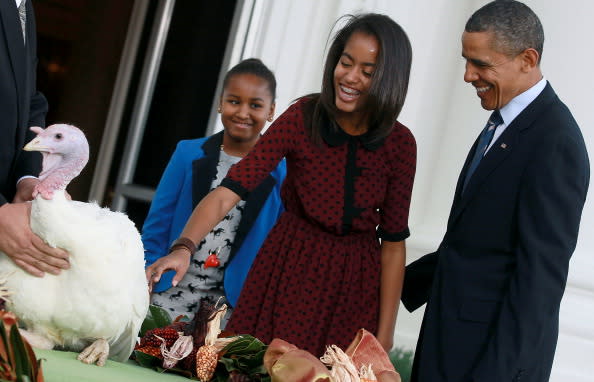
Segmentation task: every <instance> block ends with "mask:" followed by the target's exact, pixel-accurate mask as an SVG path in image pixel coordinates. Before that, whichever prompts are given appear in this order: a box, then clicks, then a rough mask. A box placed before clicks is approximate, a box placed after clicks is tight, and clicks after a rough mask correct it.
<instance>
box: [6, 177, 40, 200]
mask: <svg viewBox="0 0 594 382" xmlns="http://www.w3.org/2000/svg"><path fill="white" fill-rule="evenodd" d="M37 183H39V179H37V178H23V179H21V180H20V181H19V182H18V183H17V189H16V194H15V195H14V199H13V200H12V202H13V203H21V202H28V201H31V200H33V190H34V189H35V186H36V185H37Z"/></svg>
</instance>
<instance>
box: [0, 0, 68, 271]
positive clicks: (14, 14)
mask: <svg viewBox="0 0 594 382" xmlns="http://www.w3.org/2000/svg"><path fill="white" fill-rule="evenodd" d="M30 1H31V0H2V1H0V251H2V252H4V253H5V254H7V255H8V256H9V257H10V258H11V259H12V260H13V261H14V262H15V263H16V264H17V265H18V266H20V267H21V268H23V269H24V270H26V271H27V272H29V273H31V274H33V275H36V276H43V274H44V272H50V273H53V274H57V273H59V272H60V269H66V268H68V267H69V264H68V254H67V253H66V252H65V251H63V250H61V249H55V248H51V247H49V246H48V245H47V244H45V243H44V242H43V241H42V240H41V239H40V238H39V237H38V236H36V235H35V234H33V232H31V229H30V227H29V214H30V210H31V204H30V203H25V202H26V201H28V200H31V196H32V192H33V187H34V186H35V184H36V183H37V179H36V178H35V177H34V176H36V175H38V173H39V171H40V167H41V156H40V155H39V153H28V152H24V151H23V150H22V148H23V146H24V144H25V143H26V142H28V141H29V140H31V139H33V137H34V134H33V133H32V132H31V131H29V127H30V126H44V123H45V114H46V112H47V102H46V100H45V98H44V97H43V95H42V94H41V93H39V92H37V89H36V75H35V70H36V66H37V53H36V44H37V41H36V36H35V33H36V32H35V15H34V12H33V8H32V6H31V4H30ZM21 3H22V7H24V8H21V9H19V7H20V6H21ZM0 272H1V270H0Z"/></svg>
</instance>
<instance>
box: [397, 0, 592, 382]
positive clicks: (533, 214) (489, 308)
mask: <svg viewBox="0 0 594 382" xmlns="http://www.w3.org/2000/svg"><path fill="white" fill-rule="evenodd" d="M543 42H544V33H543V29H542V25H541V24H540V21H539V19H538V17H537V16H536V15H535V14H534V13H533V12H532V10H530V8H528V7H527V6H525V5H524V4H522V3H520V2H517V1H494V2H491V3H489V4H487V5H485V6H484V7H482V8H481V9H479V10H478V11H476V12H475V13H474V14H473V15H472V16H471V18H470V19H469V20H468V22H467V24H466V27H465V31H464V32H463V34H462V56H463V57H464V58H465V60H466V71H465V73H464V80H465V81H466V82H468V83H470V84H472V85H473V86H474V87H475V89H476V92H477V95H478V97H479V98H480V101H481V105H482V107H483V108H484V109H486V110H493V111H498V113H495V114H499V115H500V116H497V115H494V116H493V118H492V119H493V120H494V121H493V123H489V124H488V126H487V127H486V128H485V130H484V131H483V132H482V133H481V135H480V137H479V139H477V142H475V144H474V146H473V147H472V148H471V150H470V153H469V155H468V158H467V160H466V163H465V164H464V167H463V169H462V172H461V174H460V178H459V180H458V184H457V187H456V192H455V196H454V201H453V205H452V209H451V212H450V216H449V220H448V225H447V231H446V233H445V236H444V238H443V241H442V242H441V244H440V245H439V248H438V249H437V251H436V252H435V253H431V254H429V255H426V256H424V257H422V258H420V259H419V260H417V261H415V262H413V263H412V264H410V265H409V266H407V268H406V274H405V281H404V288H403V294H402V300H403V302H404V304H405V306H406V308H407V309H409V310H410V311H412V310H414V309H416V308H418V307H419V306H421V305H422V304H424V303H425V302H427V307H426V310H425V316H424V318H423V323H422V327H421V333H420V337H419V342H418V344H417V349H416V353H415V362H414V366H413V375H412V381H421V382H440V381H453V382H467V381H480V382H489V381H493V382H503V381H519V380H522V381H530V382H537V381H538V382H543V381H548V379H549V376H550V372H551V366H552V363H553V357H554V353H555V347H556V343H557V335H558V327H559V306H560V303H561V298H562V296H563V292H564V289H565V284H566V280H567V273H568V267H569V260H570V257H571V254H572V252H573V250H574V249H575V245H576V241H577V237H578V228H579V223H580V218H581V213H582V208H583V205H584V201H585V198H586V192H587V189H588V183H589V160H588V154H587V152H586V147H585V144H584V140H583V138H582V135H581V132H580V129H579V127H578V125H577V123H576V121H575V120H574V119H573V117H572V115H571V113H570V111H569V110H568V109H567V107H566V106H565V105H564V104H563V103H562V102H561V101H560V100H559V98H558V97H557V95H556V94H555V92H554V91H553V88H552V87H551V85H550V84H549V83H548V82H547V81H546V79H544V78H543V75H542V73H541V70H540V67H539V64H540V58H541V55H542V48H543ZM490 128H491V129H490ZM489 129H490V130H491V131H489ZM489 133H494V136H493V138H491V140H489V138H490V137H489V135H490V134H489ZM473 162H474V163H473ZM477 163H478V164H477Z"/></svg>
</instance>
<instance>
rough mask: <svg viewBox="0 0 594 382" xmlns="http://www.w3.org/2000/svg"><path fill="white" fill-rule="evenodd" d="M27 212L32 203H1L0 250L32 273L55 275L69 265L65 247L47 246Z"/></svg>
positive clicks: (29, 211) (29, 212) (36, 274)
mask: <svg viewBox="0 0 594 382" xmlns="http://www.w3.org/2000/svg"><path fill="white" fill-rule="evenodd" d="M25 180H26V179H23V180H22V181H21V182H23V181H25ZM21 182H19V183H21ZM30 214H31V203H6V204H4V205H2V206H0V251H2V252H4V253H5V254H6V255H7V256H8V257H10V258H11V259H12V261H14V263H15V264H16V265H18V266H19V267H21V268H22V269H24V270H25V271H27V272H29V273H30V274H32V275H33V276H38V277H42V276H43V275H44V273H45V272H49V273H51V274H54V275H57V274H60V272H61V270H62V269H68V268H70V263H69V261H68V256H69V255H68V253H67V252H66V251H64V250H62V249H59V248H52V247H50V246H49V245H47V244H46V243H45V242H44V241H43V240H41V238H39V236H37V235H35V234H34V233H33V231H31V227H30V225H29V216H30Z"/></svg>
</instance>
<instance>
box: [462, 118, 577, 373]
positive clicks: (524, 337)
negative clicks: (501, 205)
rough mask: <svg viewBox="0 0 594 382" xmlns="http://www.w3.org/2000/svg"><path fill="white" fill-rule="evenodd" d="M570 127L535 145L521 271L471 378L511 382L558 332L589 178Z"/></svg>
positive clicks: (523, 217)
mask: <svg viewBox="0 0 594 382" xmlns="http://www.w3.org/2000/svg"><path fill="white" fill-rule="evenodd" d="M569 127H570V128H569V129H564V130H563V132H562V133H561V134H551V136H549V137H548V138H546V139H543V141H542V142H537V143H538V145H537V146H536V147H535V150H534V155H533V156H532V158H531V161H530V162H529V163H528V164H527V167H526V170H525V172H524V174H523V177H522V182H521V185H520V189H519V191H518V192H519V197H518V218H517V221H518V240H517V243H518V244H517V248H515V252H516V268H515V270H514V272H513V274H512V275H511V277H510V281H509V284H508V288H507V292H506V294H505V295H504V298H503V301H502V306H501V311H500V314H499V316H498V318H497V321H496V322H495V323H494V327H493V330H492V331H491V333H492V335H491V338H490V339H489V342H488V344H487V347H486V349H485V352H484V353H483V354H482V355H481V356H480V357H479V360H478V362H477V364H476V367H475V368H474V370H473V372H472V376H471V377H472V378H471V380H472V381H481V382H485V381H493V382H495V381H497V382H499V381H511V380H512V378H513V377H514V376H515V375H518V374H519V373H521V372H522V370H521V369H523V368H530V367H532V365H533V364H534V362H535V361H533V359H534V354H535V352H536V353H537V352H538V348H537V347H538V346H539V345H541V344H542V338H543V336H542V334H543V333H545V332H547V331H550V330H555V328H554V327H553V326H554V325H553V326H552V324H551V323H556V322H557V320H558V314H559V305H560V303H561V298H562V296H563V292H564V290H565V284H566V281H567V273H568V268H569V259H570V257H571V254H572V253H573V250H574V249H575V246H576V241H577V236H578V229H579V222H580V218H581V213H582V208H583V205H584V201H585V197H586V192H587V189H588V183H589V161H588V156H587V152H586V148H585V144H584V142H583V139H582V137H581V134H580V133H579V130H578V128H577V126H576V125H575V124H570V126H569ZM571 127H575V128H573V129H572V128H571ZM543 345H544V346H550V345H549V344H543Z"/></svg>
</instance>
